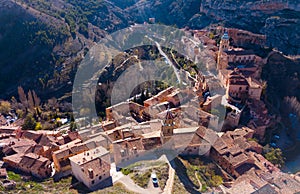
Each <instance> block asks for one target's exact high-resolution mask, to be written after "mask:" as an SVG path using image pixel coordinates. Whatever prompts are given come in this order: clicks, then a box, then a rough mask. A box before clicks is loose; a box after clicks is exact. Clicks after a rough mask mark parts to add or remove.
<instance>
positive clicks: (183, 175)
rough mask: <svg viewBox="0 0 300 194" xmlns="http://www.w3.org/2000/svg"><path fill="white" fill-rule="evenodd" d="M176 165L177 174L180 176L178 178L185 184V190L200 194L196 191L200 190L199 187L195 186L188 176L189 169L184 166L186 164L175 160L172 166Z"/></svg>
mask: <svg viewBox="0 0 300 194" xmlns="http://www.w3.org/2000/svg"><path fill="white" fill-rule="evenodd" d="M172 163H174V164H175V166H176V167H175V172H176V174H177V175H178V178H179V180H180V182H181V183H182V184H183V186H184V188H185V189H186V190H187V191H188V192H189V193H192V194H198V193H200V192H199V191H197V190H196V189H199V186H197V185H195V184H194V183H193V182H192V180H191V179H190V178H189V176H188V174H187V169H186V167H185V166H184V164H183V163H182V162H181V160H180V159H178V158H175V159H174V160H173V161H172V162H171V164H172ZM172 167H173V168H174V166H173V165H172Z"/></svg>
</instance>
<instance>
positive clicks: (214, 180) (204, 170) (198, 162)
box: [180, 157, 223, 192]
mask: <svg viewBox="0 0 300 194" xmlns="http://www.w3.org/2000/svg"><path fill="white" fill-rule="evenodd" d="M180 160H181V162H182V164H183V165H184V166H185V168H186V173H187V175H188V177H189V179H190V180H191V181H192V182H193V184H194V185H196V186H200V185H199V182H198V180H199V181H200V183H201V186H202V187H201V189H200V191H201V192H206V191H208V190H209V188H211V187H217V186H219V185H221V184H222V183H223V179H222V177H221V176H219V175H218V174H220V171H219V169H218V168H217V166H216V165H215V164H213V163H212V162H211V161H210V160H208V159H206V158H202V157H185V158H184V159H183V158H180ZM195 175H196V176H195Z"/></svg>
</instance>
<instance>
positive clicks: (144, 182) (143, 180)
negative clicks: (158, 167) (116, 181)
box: [130, 170, 152, 188]
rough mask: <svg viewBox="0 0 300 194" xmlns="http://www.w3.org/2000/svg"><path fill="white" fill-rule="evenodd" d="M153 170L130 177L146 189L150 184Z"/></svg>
mask: <svg viewBox="0 0 300 194" xmlns="http://www.w3.org/2000/svg"><path fill="white" fill-rule="evenodd" d="M151 173H152V170H146V171H145V172H134V173H132V174H131V175H130V177H131V179H132V180H133V181H134V182H135V184H137V185H138V186H140V187H142V188H146V187H147V186H148V183H149V179H150V176H151Z"/></svg>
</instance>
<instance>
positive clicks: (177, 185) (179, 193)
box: [172, 173, 189, 194]
mask: <svg viewBox="0 0 300 194" xmlns="http://www.w3.org/2000/svg"><path fill="white" fill-rule="evenodd" d="M172 193H173V194H186V193H189V192H188V191H187V190H186V189H185V188H184V185H183V184H182V183H181V181H180V180H179V177H178V175H177V173H175V177H174V184H173V188H172Z"/></svg>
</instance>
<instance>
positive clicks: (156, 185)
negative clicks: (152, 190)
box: [151, 172, 158, 187]
mask: <svg viewBox="0 0 300 194" xmlns="http://www.w3.org/2000/svg"><path fill="white" fill-rule="evenodd" d="M151 179H152V183H153V185H154V187H158V179H157V176H156V174H155V173H154V172H153V173H152V174H151Z"/></svg>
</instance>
